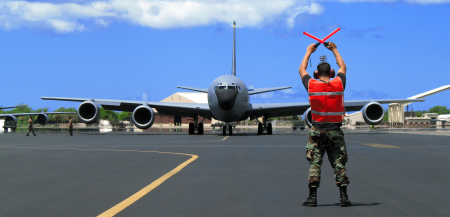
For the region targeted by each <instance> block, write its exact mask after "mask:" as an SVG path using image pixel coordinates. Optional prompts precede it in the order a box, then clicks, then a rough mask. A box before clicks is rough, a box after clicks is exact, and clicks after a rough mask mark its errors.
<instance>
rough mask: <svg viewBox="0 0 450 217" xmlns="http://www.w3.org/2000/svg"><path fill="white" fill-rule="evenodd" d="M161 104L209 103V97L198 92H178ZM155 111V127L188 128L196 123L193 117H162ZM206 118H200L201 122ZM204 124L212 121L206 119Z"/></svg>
mask: <svg viewBox="0 0 450 217" xmlns="http://www.w3.org/2000/svg"><path fill="white" fill-rule="evenodd" d="M161 102H177V103H208V97H207V94H206V93H196V92H178V93H174V94H172V95H170V96H168V97H167V98H165V99H163V100H161ZM153 110H154V111H155V122H154V125H156V126H158V125H169V126H170V125H173V126H188V125H189V123H191V122H192V121H194V118H193V117H181V116H173V115H161V114H159V113H158V111H157V110H155V109H153ZM203 118H204V117H201V116H199V120H200V121H201V120H203ZM203 123H204V124H211V120H209V119H205V120H204V121H203Z"/></svg>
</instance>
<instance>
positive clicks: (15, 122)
mask: <svg viewBox="0 0 450 217" xmlns="http://www.w3.org/2000/svg"><path fill="white" fill-rule="evenodd" d="M7 121H14V125H15V124H17V118H16V117H14V116H7V117H6V118H5V125H6V122H7Z"/></svg>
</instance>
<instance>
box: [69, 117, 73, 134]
mask: <svg viewBox="0 0 450 217" xmlns="http://www.w3.org/2000/svg"><path fill="white" fill-rule="evenodd" d="M69 133H70V136H73V124H72V117H70V116H69Z"/></svg>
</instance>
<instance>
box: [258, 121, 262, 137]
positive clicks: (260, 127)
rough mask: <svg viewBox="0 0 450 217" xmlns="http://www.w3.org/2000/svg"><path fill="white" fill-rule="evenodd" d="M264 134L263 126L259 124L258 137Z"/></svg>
mask: <svg viewBox="0 0 450 217" xmlns="http://www.w3.org/2000/svg"><path fill="white" fill-rule="evenodd" d="M262 132H263V128H262V124H261V123H259V124H258V135H261V134H262Z"/></svg>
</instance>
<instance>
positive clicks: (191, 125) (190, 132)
mask: <svg viewBox="0 0 450 217" xmlns="http://www.w3.org/2000/svg"><path fill="white" fill-rule="evenodd" d="M194 132H195V127H194V123H189V134H194Z"/></svg>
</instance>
